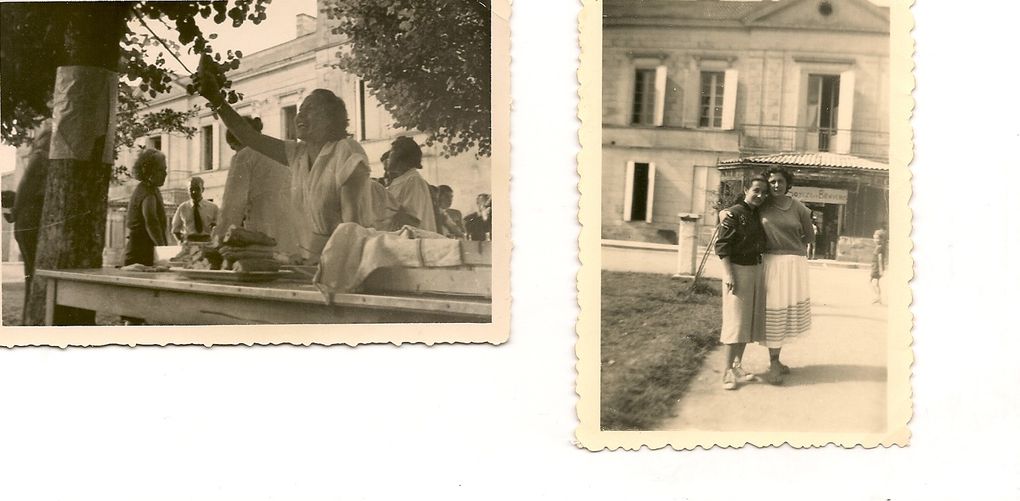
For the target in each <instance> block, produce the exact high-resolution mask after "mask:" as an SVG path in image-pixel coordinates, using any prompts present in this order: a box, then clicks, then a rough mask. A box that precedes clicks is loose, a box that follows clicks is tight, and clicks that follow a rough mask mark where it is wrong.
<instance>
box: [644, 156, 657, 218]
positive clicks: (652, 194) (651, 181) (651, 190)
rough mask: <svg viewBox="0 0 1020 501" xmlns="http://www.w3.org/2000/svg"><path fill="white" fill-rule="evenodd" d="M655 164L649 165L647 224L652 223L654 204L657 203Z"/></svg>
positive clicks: (650, 163) (646, 206)
mask: <svg viewBox="0 0 1020 501" xmlns="http://www.w3.org/2000/svg"><path fill="white" fill-rule="evenodd" d="M654 199H655V164H654V163H652V162H649V163H648V192H647V195H646V196H645V200H646V202H645V222H646V223H650V222H652V213H653V212H655V211H654V210H653V208H654V207H655V206H654V202H655V200H654Z"/></svg>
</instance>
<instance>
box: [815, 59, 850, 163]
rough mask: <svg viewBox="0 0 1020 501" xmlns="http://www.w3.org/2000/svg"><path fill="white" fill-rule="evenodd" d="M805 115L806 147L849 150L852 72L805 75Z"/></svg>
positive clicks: (835, 150)
mask: <svg viewBox="0 0 1020 501" xmlns="http://www.w3.org/2000/svg"><path fill="white" fill-rule="evenodd" d="M807 85H808V89H807V102H806V103H805V112H806V113H805V118H806V123H805V125H806V126H807V128H808V130H809V131H810V132H811V134H809V135H808V142H807V144H806V145H805V146H806V147H807V148H808V149H813V150H816V151H834V152H836V153H850V149H851V139H852V135H851V132H852V131H851V129H852V128H853V109H854V72H853V71H852V70H851V71H844V72H842V73H840V74H839V75H816V74H811V75H808V77H807Z"/></svg>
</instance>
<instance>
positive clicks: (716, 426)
mask: <svg viewBox="0 0 1020 501" xmlns="http://www.w3.org/2000/svg"><path fill="white" fill-rule="evenodd" d="M810 273H811V296H812V298H811V299H812V324H813V325H812V330H811V333H810V336H809V337H807V338H804V339H802V340H799V341H798V342H797V343H795V344H792V345H790V346H789V347H787V348H785V349H784V350H783V362H784V363H785V364H787V365H789V366H790V368H791V369H792V373H791V374H790V375H788V376H786V381H785V382H784V384H783V385H782V386H771V385H769V384H766V383H764V382H762V381H755V382H750V383H745V384H743V385H742V386H741V387H740V388H739V389H737V390H735V391H726V390H723V389H722V372H721V365H722V361H723V351H722V349H717V350H715V351H714V352H713V353H712V354H710V355H709V356H708V357H707V358H706V359H705V364H704V366H702V369H701V372H700V373H699V374H698V377H697V379H696V380H695V381H694V382H693V383H692V384H691V386H690V387H689V388H688V390H687V393H686V395H685V396H684V397H683V398H682V399H681V400H680V401H679V402H678V403H677V408H676V411H675V414H676V417H674V418H671V419H669V420H667V421H665V422H664V423H663V425H662V427H661V429H663V430H677V429H700V430H714V431H738V430H743V431H783V430H791V431H800V432H810V431H843V432H856V431H861V432H865V431H874V432H878V431H882V430H883V429H884V428H885V411H886V393H885V392H886V308H885V306H881V305H873V304H871V291H870V288H869V285H868V276H869V270H863V269H860V270H848V269H830V268H814V267H812V268H811V271H810ZM743 366H744V369H745V370H747V371H750V372H754V373H756V374H762V373H764V372H765V370H766V369H767V368H768V351H767V350H766V349H765V348H764V347H763V346H760V345H748V347H747V352H746V353H745V355H744V363H743Z"/></svg>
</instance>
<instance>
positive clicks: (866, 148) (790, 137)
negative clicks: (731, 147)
mask: <svg viewBox="0 0 1020 501" xmlns="http://www.w3.org/2000/svg"><path fill="white" fill-rule="evenodd" d="M847 133H849V134H850V148H849V150H848V151H839V149H840V142H839V139H840V137H839V136H840V134H847ZM737 141H738V147H739V148H740V151H741V153H744V154H768V153H780V152H790V151H828V152H832V153H847V154H850V155H854V156H857V157H862V158H869V159H872V160H880V161H883V162H885V161H888V159H889V133H887V132H877V131H868V130H858V129H850V130H843V129H819V128H811V127H793V126H785V125H749V124H745V125H741V126H740V134H739V135H738V137H737ZM844 149H845V147H844Z"/></svg>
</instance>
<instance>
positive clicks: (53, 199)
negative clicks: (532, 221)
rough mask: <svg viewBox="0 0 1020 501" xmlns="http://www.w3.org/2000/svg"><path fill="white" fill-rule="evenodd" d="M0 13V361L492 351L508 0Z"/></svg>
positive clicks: (501, 244) (502, 295) (499, 290)
mask: <svg viewBox="0 0 1020 501" xmlns="http://www.w3.org/2000/svg"><path fill="white" fill-rule="evenodd" d="M0 8H2V14H3V17H2V31H3V38H2V50H3V70H2V73H3V82H2V86H0V94H2V100H3V103H2V105H3V117H2V125H3V145H2V151H0V153H2V156H0V169H2V173H3V178H2V179H3V208H4V221H3V249H2V259H3V275H2V276H3V284H2V290H3V325H4V326H5V336H3V337H4V338H5V339H3V340H2V341H0V344H6V345H10V344H21V343H31V344H40V343H41V344H47V341H46V339H47V338H46V337H45V336H46V334H43V332H49V333H56V334H52V335H56V336H59V335H61V334H60V329H50V330H30V331H29V330H26V331H20V330H17V329H13V330H12V329H7V328H6V327H9V326H48V325H56V326H89V325H99V326H106V327H107V328H105V329H102V331H101V332H105V333H109V336H107V337H105V338H104V337H102V335H100V334H98V333H99V331H97V330H89V331H86V332H90V333H92V334H91V335H95V336H99V337H97V338H96V337H92V338H89V337H87V338H76V340H73V341H71V343H72V344H80V343H85V344H87V343H92V342H95V340H96V339H98V340H99V341H98V342H111V341H110V340H111V339H115V341H114V342H118V343H134V342H136V341H137V339H136V338H134V337H132V335H131V334H129V333H127V332H122V333H121V334H112V333H114V332H117V329H121V328H124V327H125V326H162V325H220V324H224V325H250V324H391V325H390V327H391V328H382V329H376V330H369V331H366V330H359V331H357V333H358V334H357V336H355V337H346V338H345V337H344V335H343V332H344V331H342V330H331V331H330V332H333V334H329V336H330V337H329V338H328V340H326V338H322V337H316V336H319V335H320V334H322V333H324V332H325V331H323V330H321V329H319V330H312V331H301V330H296V331H295V330H293V329H292V330H280V331H274V332H276V333H278V334H274V335H270V336H268V337H262V338H258V339H259V340H261V341H266V342H333V343H337V342H339V343H345V342H352V343H353V342H363V341H397V342H399V341H411V340H414V341H425V342H429V341H439V340H442V341H475V342H498V341H502V340H505V339H506V338H507V336H508V335H509V325H508V321H507V318H508V314H509V286H508V278H509V248H510V242H509V217H508V214H509V201H508V193H509V191H508V190H509V172H508V171H509V165H508V162H509V144H508V143H509V129H508V113H509V93H508V87H507V83H506V80H507V75H508V72H509V61H508V44H509V34H508V27H507V25H506V18H507V17H508V16H509V6H508V5H507V4H505V2H500V1H497V2H488V1H485V2H477V1H473V0H472V1H468V0H425V1H419V0H414V1H409V0H300V1H287V2H283V1H277V2H271V1H270V0H232V1H227V2H208V1H200V2H151V1H133V2H126V1H125V2H24V3H22V2H3V4H2V7H0ZM392 324H401V325H406V324H413V325H412V326H408V327H401V326H399V325H392ZM431 324H436V325H431ZM115 326H116V327H117V328H116V329H115V328H113V327H115ZM19 332H20V334H19ZM131 332H137V333H140V334H139V335H144V336H152V335H153V334H152V332H155V331H149V332H147V331H145V330H131ZM159 332H173V331H165V330H161V331H159ZM226 332H228V334H223V333H222V332H220V333H218V334H217V336H220V337H216V338H215V339H216V341H215V343H224V342H226V343H236V342H245V341H248V342H251V341H252V338H249V337H247V336H249V335H250V332H252V331H245V330H233V331H226ZM351 332H354V331H351ZM141 333H144V334H141ZM316 333H319V334H316ZM366 333H367V334H366ZM12 336H18V337H17V339H15V338H14V337H12ZM40 336H42V337H40ZM168 336H169V334H168ZM302 336H304V337H302ZM146 339H153V338H152V337H148V338H146ZM156 339H158V336H157V337H156ZM181 339H184V340H186V341H185V342H199V343H208V342H209V339H210V338H203V337H202V334H201V333H199V331H188V334H186V335H185V337H184V338H174V337H167V338H165V339H162V340H161V341H162V342H173V341H174V340H181ZM57 343H58V344H59V343H60V342H57Z"/></svg>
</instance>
